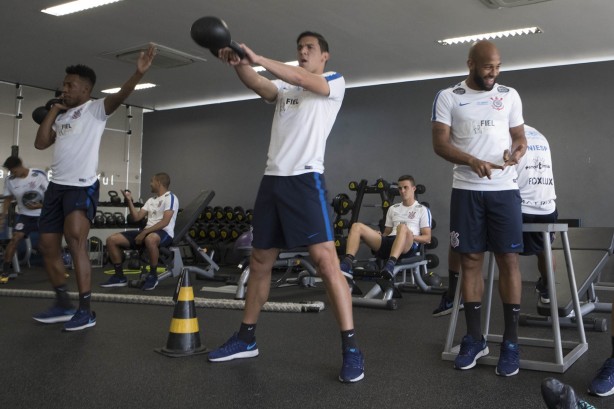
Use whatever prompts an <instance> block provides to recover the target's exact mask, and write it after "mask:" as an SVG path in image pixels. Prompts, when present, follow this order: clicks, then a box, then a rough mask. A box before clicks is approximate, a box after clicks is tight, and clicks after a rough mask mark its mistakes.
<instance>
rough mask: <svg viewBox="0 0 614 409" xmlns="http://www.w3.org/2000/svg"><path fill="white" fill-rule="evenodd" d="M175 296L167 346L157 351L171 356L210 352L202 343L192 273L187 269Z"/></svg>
mask: <svg viewBox="0 0 614 409" xmlns="http://www.w3.org/2000/svg"><path fill="white" fill-rule="evenodd" d="M175 298H176V300H175V311H174V312H173V319H172V320H171V328H170V331H169V334H168V340H167V341H166V347H164V348H159V349H156V352H159V353H161V354H163V355H166V356H170V357H180V356H188V355H196V354H203V353H206V352H209V351H208V350H207V348H206V347H205V346H203V345H201V343H200V333H199V329H198V319H197V318H196V310H195V306H194V290H193V289H192V285H191V284H190V273H189V272H188V271H187V270H185V271H184V273H183V275H182V276H181V279H180V281H179V285H178V287H177V293H176V295H175Z"/></svg>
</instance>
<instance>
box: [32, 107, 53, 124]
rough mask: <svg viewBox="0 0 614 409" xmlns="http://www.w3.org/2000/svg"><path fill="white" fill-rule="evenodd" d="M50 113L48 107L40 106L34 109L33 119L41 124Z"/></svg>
mask: <svg viewBox="0 0 614 409" xmlns="http://www.w3.org/2000/svg"><path fill="white" fill-rule="evenodd" d="M48 113H49V110H48V109H47V108H45V107H38V108H36V109H35V110H34V111H32V119H33V120H34V122H36V123H37V124H39V125H40V124H41V123H42V122H43V120H44V119H45V117H46V116H47V114H48Z"/></svg>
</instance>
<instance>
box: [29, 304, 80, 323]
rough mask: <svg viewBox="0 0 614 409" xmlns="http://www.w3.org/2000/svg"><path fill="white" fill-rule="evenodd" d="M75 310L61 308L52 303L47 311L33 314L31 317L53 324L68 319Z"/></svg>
mask: <svg viewBox="0 0 614 409" xmlns="http://www.w3.org/2000/svg"><path fill="white" fill-rule="evenodd" d="M76 311H77V310H75V309H74V308H63V307H60V306H59V305H54V306H53V307H51V308H49V309H48V310H47V311H43V312H39V313H37V314H34V315H33V316H32V318H33V319H35V320H36V321H38V322H42V323H45V324H55V323H57V322H66V321H70V319H71V318H72V317H73V315H75V312H76Z"/></svg>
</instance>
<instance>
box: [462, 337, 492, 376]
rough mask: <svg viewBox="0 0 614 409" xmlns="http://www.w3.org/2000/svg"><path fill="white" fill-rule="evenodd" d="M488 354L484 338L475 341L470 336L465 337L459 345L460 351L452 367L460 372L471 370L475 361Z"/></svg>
mask: <svg viewBox="0 0 614 409" xmlns="http://www.w3.org/2000/svg"><path fill="white" fill-rule="evenodd" d="M488 352H489V351H488V345H486V340H485V339H484V337H482V339H481V340H479V341H476V340H475V339H473V337H472V336H471V335H465V336H464V337H463V340H462V341H461V344H460V351H459V352H458V355H457V356H456V359H455V360H454V367H455V368H456V369H461V370H465V369H471V368H473V367H474V366H475V364H476V361H477V360H478V359H479V358H481V357H483V356H486V355H488Z"/></svg>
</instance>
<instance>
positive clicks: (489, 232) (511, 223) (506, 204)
mask: <svg viewBox="0 0 614 409" xmlns="http://www.w3.org/2000/svg"><path fill="white" fill-rule="evenodd" d="M450 246H451V247H452V249H453V250H454V251H456V252H458V253H483V252H485V251H493V252H495V253H520V252H522V250H523V244H522V210H521V206H520V191H519V190H500V191H474V190H463V189H452V196H451V202H450Z"/></svg>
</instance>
